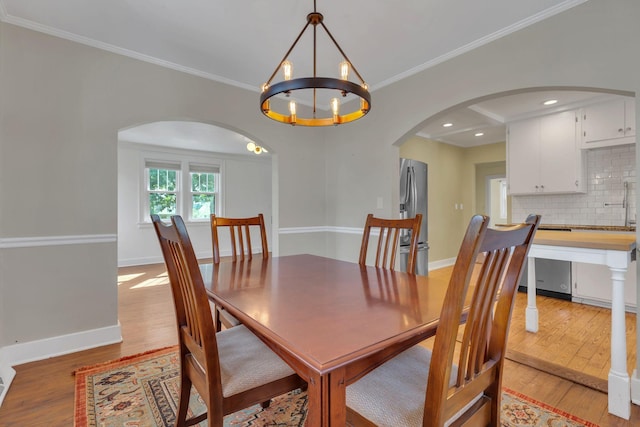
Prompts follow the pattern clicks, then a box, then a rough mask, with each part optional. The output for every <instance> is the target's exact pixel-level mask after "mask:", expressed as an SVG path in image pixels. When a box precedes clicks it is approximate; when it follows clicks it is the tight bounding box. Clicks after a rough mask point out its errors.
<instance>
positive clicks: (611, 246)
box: [525, 230, 640, 420]
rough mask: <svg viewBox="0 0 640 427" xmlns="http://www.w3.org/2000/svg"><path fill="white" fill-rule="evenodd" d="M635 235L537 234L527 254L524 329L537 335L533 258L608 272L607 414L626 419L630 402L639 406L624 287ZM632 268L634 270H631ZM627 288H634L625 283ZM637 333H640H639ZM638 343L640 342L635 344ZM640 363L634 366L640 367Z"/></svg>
mask: <svg viewBox="0 0 640 427" xmlns="http://www.w3.org/2000/svg"><path fill="white" fill-rule="evenodd" d="M635 248H636V235H635V233H609V232H606V231H605V232H587V231H553V230H538V231H537V232H536V235H535V237H534V239H533V244H532V245H531V249H530V250H529V268H528V273H527V274H528V275H527V310H526V325H525V326H526V329H527V331H530V332H537V331H538V309H537V307H536V285H535V284H536V276H535V274H536V273H535V271H536V269H535V258H546V259H556V260H561V261H572V262H580V263H587V264H599V265H606V266H607V267H609V270H610V271H611V369H610V370H609V380H608V410H609V413H611V414H614V415H617V416H619V417H621V418H624V419H627V420H628V419H629V416H630V414H631V402H632V401H633V402H634V403H636V404H640V376H638V370H636V371H634V373H633V378H630V376H629V372H628V370H627V337H626V333H625V331H626V324H625V301H624V287H625V275H626V272H627V269H628V268H629V264H630V263H631V262H632V261H635V252H636V251H635ZM633 268H635V266H633ZM627 286H637V284H636V283H629V284H627ZM639 331H640V329H639ZM638 342H640V339H639V340H638ZM639 363H640V361H638V362H637V364H636V366H638V367H640V364H639Z"/></svg>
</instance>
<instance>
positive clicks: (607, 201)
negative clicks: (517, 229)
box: [511, 144, 636, 225]
mask: <svg viewBox="0 0 640 427" xmlns="http://www.w3.org/2000/svg"><path fill="white" fill-rule="evenodd" d="M586 157H587V159H586V162H587V165H586V166H587V174H586V176H587V180H588V183H587V193H585V194H557V195H548V196H547V195H535V196H512V197H511V219H512V221H513V222H519V221H522V220H524V219H525V218H526V217H527V215H528V214H530V213H538V214H541V215H542V223H543V224H574V225H625V216H626V218H627V221H631V222H635V220H636V194H635V192H636V146H635V144H631V145H620V146H616V147H606V148H597V149H592V150H589V151H587V156H586ZM625 183H626V186H627V190H626V191H625ZM625 193H626V195H627V196H626V197H627V200H626V201H625ZM623 201H625V203H627V204H628V208H625V207H623V205H622V204H623ZM627 225H628V224H627ZM632 225H635V223H634V224H632Z"/></svg>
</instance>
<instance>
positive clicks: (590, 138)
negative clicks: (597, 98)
mask: <svg viewBox="0 0 640 427" xmlns="http://www.w3.org/2000/svg"><path fill="white" fill-rule="evenodd" d="M624 104H625V100H624V99H617V100H615V101H609V102H604V103H602V104H595V105H590V106H587V107H585V108H584V109H583V115H582V137H583V141H584V143H585V144H586V145H589V143H595V142H598V141H603V140H610V139H616V138H622V137H624V136H625V135H624V130H625V123H624V117H625V111H624V109H625V108H624V107H625V106H624Z"/></svg>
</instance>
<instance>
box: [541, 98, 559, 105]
mask: <svg viewBox="0 0 640 427" xmlns="http://www.w3.org/2000/svg"><path fill="white" fill-rule="evenodd" d="M557 102H558V100H557V99H549V100H547V101H544V102H543V104H544V105H553V104H556V103H557Z"/></svg>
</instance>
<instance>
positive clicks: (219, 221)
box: [211, 213, 269, 331]
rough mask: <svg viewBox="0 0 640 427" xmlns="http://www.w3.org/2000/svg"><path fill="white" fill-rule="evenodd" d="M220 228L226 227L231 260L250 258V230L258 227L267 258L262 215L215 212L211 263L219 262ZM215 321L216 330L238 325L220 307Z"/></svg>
mask: <svg viewBox="0 0 640 427" xmlns="http://www.w3.org/2000/svg"><path fill="white" fill-rule="evenodd" d="M220 228H228V230H229V237H230V240H231V260H232V261H234V262H235V261H237V260H238V259H240V260H241V261H244V260H245V258H246V259H252V257H253V246H252V245H251V230H252V229H256V228H257V229H258V231H259V233H260V241H261V244H262V246H261V251H262V258H263V259H267V258H269V246H268V245H267V231H266V227H265V225H264V216H263V215H262V214H261V213H260V214H258V216H255V217H250V218H225V217H219V216H216V215H215V214H212V215H211V243H212V247H213V263H214V264H219V263H220V242H219V236H220V230H219V229H220ZM215 314H216V316H215V322H216V331H221V330H222V327H223V326H224V327H225V328H232V327H234V326H238V325H239V324H240V321H239V320H238V319H236V318H235V317H233V316H232V315H231V314H229V312H227V311H226V310H224V309H223V308H221V307H218V310H217V311H216V313H215Z"/></svg>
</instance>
